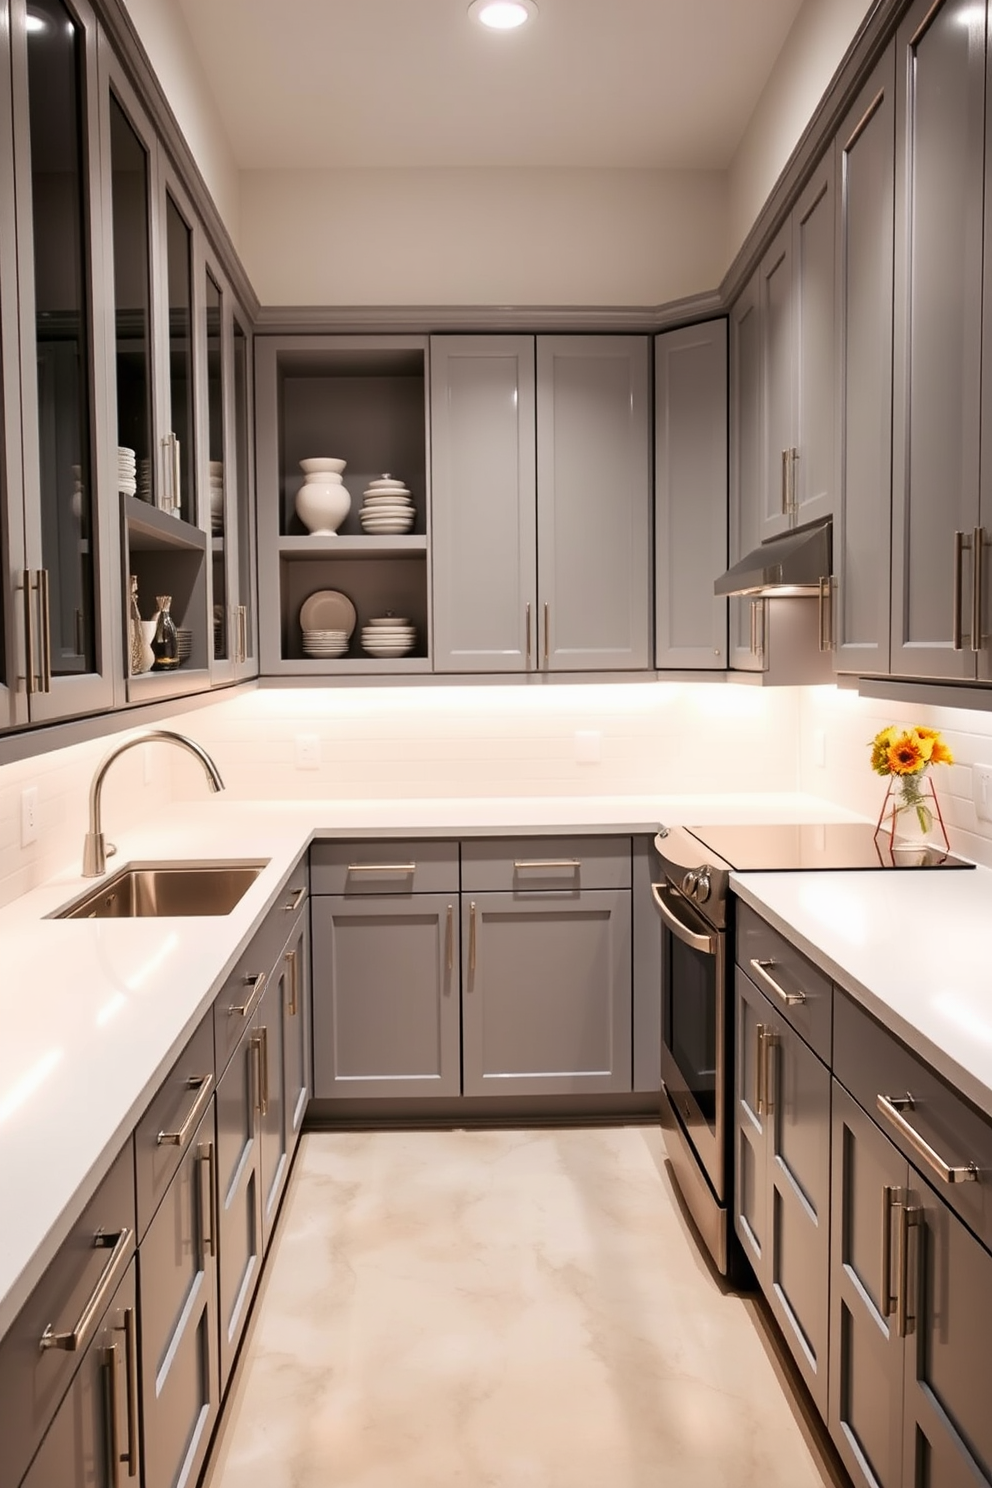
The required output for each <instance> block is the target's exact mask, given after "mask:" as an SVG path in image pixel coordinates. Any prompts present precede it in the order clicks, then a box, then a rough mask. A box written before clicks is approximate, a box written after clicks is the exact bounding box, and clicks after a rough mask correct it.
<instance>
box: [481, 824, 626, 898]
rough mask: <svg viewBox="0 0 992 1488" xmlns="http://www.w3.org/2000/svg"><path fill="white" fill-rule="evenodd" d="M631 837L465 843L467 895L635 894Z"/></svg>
mask: <svg viewBox="0 0 992 1488" xmlns="http://www.w3.org/2000/svg"><path fill="white" fill-rule="evenodd" d="M630 884H631V846H630V838H629V837H517V838H512V837H504V838H500V839H498V840H489V841H484V842H463V843H462V889H463V891H464V892H466V893H471V894H479V893H484V892H486V890H492V891H494V892H497V893H521V892H524V893H526V892H536V893H541V892H544V893H569V892H574V893H578V892H579V891H580V890H581V889H629V888H630Z"/></svg>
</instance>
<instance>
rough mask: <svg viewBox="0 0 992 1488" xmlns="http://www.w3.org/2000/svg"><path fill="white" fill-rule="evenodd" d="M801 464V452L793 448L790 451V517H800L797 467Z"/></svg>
mask: <svg viewBox="0 0 992 1488" xmlns="http://www.w3.org/2000/svg"><path fill="white" fill-rule="evenodd" d="M798 464H799V451H798V450H797V449H796V448H795V447H793V448H792V449H791V450H790V451H789V515H790V517H796V516H798V515H799V479H798V475H797V470H796V467H797V466H798Z"/></svg>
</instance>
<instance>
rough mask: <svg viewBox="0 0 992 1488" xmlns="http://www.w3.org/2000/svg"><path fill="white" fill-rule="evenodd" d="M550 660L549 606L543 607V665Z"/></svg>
mask: <svg viewBox="0 0 992 1488" xmlns="http://www.w3.org/2000/svg"><path fill="white" fill-rule="evenodd" d="M550 660H551V606H550V605H549V604H547V603H546V604H545V606H544V665H545V666H547V665H548V662H549V661H550Z"/></svg>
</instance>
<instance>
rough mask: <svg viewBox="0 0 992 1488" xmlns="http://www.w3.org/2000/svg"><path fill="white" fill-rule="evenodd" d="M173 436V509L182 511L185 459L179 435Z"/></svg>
mask: <svg viewBox="0 0 992 1488" xmlns="http://www.w3.org/2000/svg"><path fill="white" fill-rule="evenodd" d="M171 438H172V509H173V511H182V506H183V461H182V454H181V453H180V449H179V435H178V434H173V435H172V436H171Z"/></svg>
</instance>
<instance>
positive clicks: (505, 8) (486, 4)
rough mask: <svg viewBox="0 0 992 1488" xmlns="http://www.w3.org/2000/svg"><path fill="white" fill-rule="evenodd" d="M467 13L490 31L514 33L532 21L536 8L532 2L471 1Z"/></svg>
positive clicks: (504, 0)
mask: <svg viewBox="0 0 992 1488" xmlns="http://www.w3.org/2000/svg"><path fill="white" fill-rule="evenodd" d="M468 13H469V15H470V16H471V17H472V18H473V20H476V21H478V22H479V23H480V24H481V25H483V26H488V27H489V29H490V31H515V30H516V29H517V27H518V26H523V25H525V24H526V23H527V21H530V20H533V18H534V17H535V16H536V15H537V6H536V4H535V3H534V0H472V4H471V5H470V6H469V8H468Z"/></svg>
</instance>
